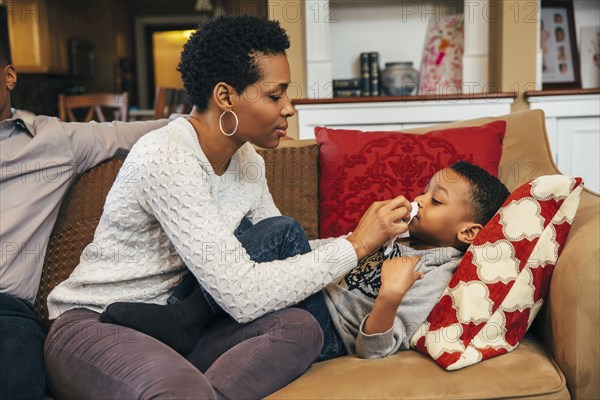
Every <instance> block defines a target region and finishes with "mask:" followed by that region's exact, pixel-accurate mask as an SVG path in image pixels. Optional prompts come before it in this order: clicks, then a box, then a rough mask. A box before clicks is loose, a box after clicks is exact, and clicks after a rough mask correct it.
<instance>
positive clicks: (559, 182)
mask: <svg viewBox="0 0 600 400" xmlns="http://www.w3.org/2000/svg"><path fill="white" fill-rule="evenodd" d="M581 190H582V181H581V178H569V177H567V176H564V175H546V176H541V177H539V178H537V179H534V180H533V181H532V182H529V183H526V184H524V185H522V186H521V187H519V188H518V189H517V190H515V191H514V192H513V193H512V194H511V195H510V196H509V197H508V199H507V200H506V201H505V202H504V205H503V206H502V208H500V210H499V211H498V212H497V213H496V215H494V217H492V219H491V220H490V222H488V223H487V224H486V225H485V227H484V228H483V230H482V231H481V233H480V234H479V235H477V237H476V238H475V241H474V242H473V244H472V245H471V247H469V249H468V250H467V252H466V253H465V256H464V257H463V259H462V261H461V263H460V265H459V266H458V268H457V269H456V272H455V273H454V276H453V277H452V280H451V281H450V283H449V284H448V287H447V288H446V289H445V290H444V292H443V294H442V296H441V298H440V299H439V300H438V302H437V304H436V305H435V306H434V307H433V309H432V310H431V313H430V314H429V316H428V317H427V321H425V322H424V323H423V324H422V325H421V326H420V327H419V328H418V329H417V331H416V332H415V333H414V335H413V336H412V338H411V341H410V343H411V346H412V347H414V348H416V349H417V350H419V351H420V352H422V353H425V354H428V355H429V356H431V357H432V358H433V359H434V360H435V361H436V362H437V363H438V364H439V365H441V366H442V367H444V368H445V369H447V370H456V369H460V368H464V367H466V366H469V365H472V364H475V363H478V362H480V361H482V360H485V359H488V358H491V357H495V356H498V355H501V354H504V353H508V352H509V351H512V350H513V349H515V348H516V347H517V345H518V344H519V341H520V340H521V338H522V337H523V335H525V332H526V331H527V329H529V327H530V326H531V323H532V322H533V319H534V318H535V316H536V315H537V313H538V311H539V310H540V308H541V307H542V304H543V302H544V297H545V296H546V293H547V292H548V287H549V285H550V278H551V277H552V272H553V271H554V265H555V264H556V261H557V259H558V256H559V255H560V253H561V251H562V246H563V244H564V243H565V241H566V240H567V236H568V234H569V231H570V229H571V223H572V221H573V218H574V217H575V213H576V211H577V207H578V205H579V198H580V196H581Z"/></svg>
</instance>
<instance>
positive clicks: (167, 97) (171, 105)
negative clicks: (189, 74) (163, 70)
mask: <svg viewBox="0 0 600 400" xmlns="http://www.w3.org/2000/svg"><path fill="white" fill-rule="evenodd" d="M190 111H192V105H191V104H190V103H189V101H188V98H187V93H186V92H185V90H184V89H174V88H166V87H159V88H156V97H155V100H154V118H155V119H159V118H169V116H170V115H171V114H173V113H177V114H188V113H189V112H190Z"/></svg>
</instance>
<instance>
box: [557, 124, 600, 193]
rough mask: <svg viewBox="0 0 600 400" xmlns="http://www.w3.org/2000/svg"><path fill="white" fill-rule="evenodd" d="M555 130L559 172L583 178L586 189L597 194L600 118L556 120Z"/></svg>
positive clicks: (599, 163) (599, 187) (599, 160)
mask: <svg viewBox="0 0 600 400" xmlns="http://www.w3.org/2000/svg"><path fill="white" fill-rule="evenodd" d="M556 128H557V129H556V133H555V134H556V144H557V146H556V149H555V150H554V153H555V154H556V157H557V160H556V161H557V165H558V168H559V169H560V171H561V172H562V173H564V174H565V175H569V176H580V177H582V178H583V179H584V181H585V186H586V187H587V188H588V189H590V190H593V191H595V192H600V156H599V152H600V117H582V118H559V119H558V121H557V126H556Z"/></svg>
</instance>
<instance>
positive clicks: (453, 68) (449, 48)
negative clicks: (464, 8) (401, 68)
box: [419, 14, 465, 94]
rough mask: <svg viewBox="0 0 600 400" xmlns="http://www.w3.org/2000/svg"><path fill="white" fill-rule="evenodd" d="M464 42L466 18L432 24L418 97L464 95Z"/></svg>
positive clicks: (438, 20)
mask: <svg viewBox="0 0 600 400" xmlns="http://www.w3.org/2000/svg"><path fill="white" fill-rule="evenodd" d="M464 42H465V34H464V16H463V15H462V14H461V15H448V16H446V17H445V18H442V19H439V18H431V19H430V20H429V25H428V27H427V34H426V36H425V48H424V49H423V58H422V60H421V76H420V77H419V85H420V88H419V94H455V93H461V92H462V84H463V81H462V58H463V53H464V47H465V46H464Z"/></svg>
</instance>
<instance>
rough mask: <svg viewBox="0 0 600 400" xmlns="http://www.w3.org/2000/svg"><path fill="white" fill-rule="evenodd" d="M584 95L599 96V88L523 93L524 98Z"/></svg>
mask: <svg viewBox="0 0 600 400" xmlns="http://www.w3.org/2000/svg"><path fill="white" fill-rule="evenodd" d="M586 94H600V88H591V89H557V90H532V91H529V92H525V98H529V97H546V96H581V95H586Z"/></svg>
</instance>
